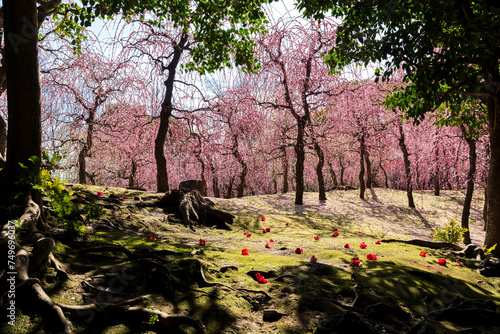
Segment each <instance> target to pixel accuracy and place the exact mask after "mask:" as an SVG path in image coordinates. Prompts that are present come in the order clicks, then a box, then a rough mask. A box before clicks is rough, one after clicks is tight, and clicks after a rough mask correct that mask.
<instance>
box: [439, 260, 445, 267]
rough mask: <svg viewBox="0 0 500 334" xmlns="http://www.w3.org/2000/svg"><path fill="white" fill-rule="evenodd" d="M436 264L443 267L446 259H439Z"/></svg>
mask: <svg viewBox="0 0 500 334" xmlns="http://www.w3.org/2000/svg"><path fill="white" fill-rule="evenodd" d="M438 264H440V265H442V266H445V265H446V259H439V260H438Z"/></svg>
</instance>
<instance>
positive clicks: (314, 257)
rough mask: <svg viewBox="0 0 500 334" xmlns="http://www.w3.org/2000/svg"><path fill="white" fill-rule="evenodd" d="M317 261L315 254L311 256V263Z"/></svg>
mask: <svg viewBox="0 0 500 334" xmlns="http://www.w3.org/2000/svg"><path fill="white" fill-rule="evenodd" d="M316 262H318V259H317V258H316V256H314V255H313V256H311V263H316Z"/></svg>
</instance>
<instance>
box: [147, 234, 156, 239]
mask: <svg viewBox="0 0 500 334" xmlns="http://www.w3.org/2000/svg"><path fill="white" fill-rule="evenodd" d="M146 238H148V239H150V240H153V241H156V237H155V236H154V235H152V234H146Z"/></svg>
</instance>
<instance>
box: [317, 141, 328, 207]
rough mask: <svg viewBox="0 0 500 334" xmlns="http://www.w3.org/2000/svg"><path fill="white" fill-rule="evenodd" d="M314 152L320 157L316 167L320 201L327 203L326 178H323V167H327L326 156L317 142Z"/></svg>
mask: <svg viewBox="0 0 500 334" xmlns="http://www.w3.org/2000/svg"><path fill="white" fill-rule="evenodd" d="M314 150H315V151H316V154H317V155H318V164H317V165H316V175H317V176H318V187H319V200H320V201H326V190H325V178H324V176H323V166H324V165H325V155H324V154H323V150H322V149H321V147H320V146H319V144H318V143H317V142H315V143H314Z"/></svg>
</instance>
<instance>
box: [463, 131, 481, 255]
mask: <svg viewBox="0 0 500 334" xmlns="http://www.w3.org/2000/svg"><path fill="white" fill-rule="evenodd" d="M460 128H461V130H462V133H463V135H464V137H465V140H466V141H467V144H468V145H469V171H468V173H467V192H466V193H465V200H464V207H463V211H462V227H464V228H466V229H467V232H465V233H464V244H466V245H468V244H470V243H471V242H472V241H471V238H470V231H469V215H470V205H471V202H472V195H473V193H474V177H475V175H476V161H477V155H476V141H475V140H474V139H473V138H471V137H470V136H469V135H468V134H467V133H466V130H465V128H464V126H463V125H462V126H460Z"/></svg>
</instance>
